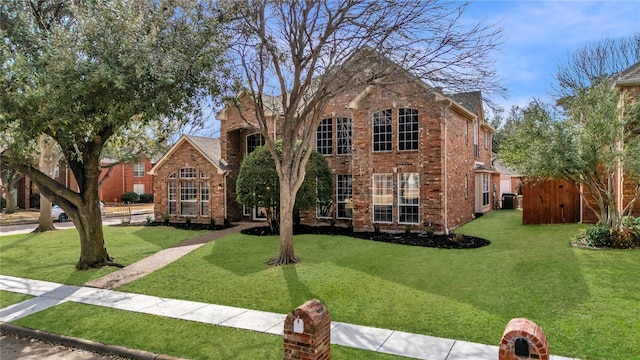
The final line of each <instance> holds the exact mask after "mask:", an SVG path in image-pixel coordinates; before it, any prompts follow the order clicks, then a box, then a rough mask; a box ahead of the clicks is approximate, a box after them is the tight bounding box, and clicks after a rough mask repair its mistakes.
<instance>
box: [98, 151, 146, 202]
mask: <svg viewBox="0 0 640 360" xmlns="http://www.w3.org/2000/svg"><path fill="white" fill-rule="evenodd" d="M112 164H114V161H113V160H109V159H106V160H103V161H102V174H101V175H100V178H101V179H103V178H104V177H105V175H107V174H109V175H108V177H107V178H106V180H104V181H102V182H101V184H100V188H99V189H98V192H99V196H100V199H101V200H102V201H104V202H121V199H120V196H121V195H122V194H125V193H130V192H135V193H137V194H138V195H142V194H151V193H153V176H151V175H149V174H148V172H149V170H151V168H152V167H153V163H152V161H151V160H150V159H148V158H143V159H141V160H139V161H136V162H133V163H128V164H123V163H120V164H115V165H112ZM109 167H111V170H110V171H109Z"/></svg>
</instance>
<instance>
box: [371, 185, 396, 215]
mask: <svg viewBox="0 0 640 360" xmlns="http://www.w3.org/2000/svg"><path fill="white" fill-rule="evenodd" d="M373 222H383V223H390V222H393V174H373Z"/></svg>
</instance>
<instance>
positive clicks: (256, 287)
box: [0, 210, 640, 359]
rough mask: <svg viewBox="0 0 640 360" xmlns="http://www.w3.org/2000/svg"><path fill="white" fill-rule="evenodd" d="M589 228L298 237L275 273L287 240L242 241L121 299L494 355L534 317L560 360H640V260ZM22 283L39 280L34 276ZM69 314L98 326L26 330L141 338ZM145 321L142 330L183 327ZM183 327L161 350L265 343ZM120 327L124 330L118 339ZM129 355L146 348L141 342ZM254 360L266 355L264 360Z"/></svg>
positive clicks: (228, 242) (514, 226)
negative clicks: (516, 327) (172, 302)
mask: <svg viewBox="0 0 640 360" xmlns="http://www.w3.org/2000/svg"><path fill="white" fill-rule="evenodd" d="M582 227H583V226H582V225H543V226H522V225H521V213H520V212H518V211H508V210H505V211H495V212H493V213H491V214H488V215H486V216H483V217H481V218H479V219H477V220H475V221H473V222H471V223H469V224H467V225H465V226H464V227H462V228H460V229H458V232H461V233H465V234H470V235H476V236H480V237H484V238H487V239H489V240H491V242H492V243H491V245H489V246H486V247H483V248H479V249H472V250H440V249H430V248H418V247H410V246H403V245H393V244H386V243H377V242H372V241H365V240H358V239H352V238H348V237H343V236H332V237H329V236H314V235H301V236H296V238H295V248H296V253H297V254H298V255H299V256H300V257H301V258H302V263H301V264H298V265H295V266H284V267H277V268H271V267H268V266H266V265H265V262H266V261H267V260H268V259H269V258H270V257H273V256H274V255H276V252H277V248H278V239H277V238H275V237H252V236H245V235H241V234H235V235H231V236H228V237H225V238H223V239H219V240H216V241H215V242H213V243H210V244H207V245H205V246H204V247H202V248H200V249H198V250H196V251H195V252H193V253H191V254H189V255H188V256H186V257H184V258H182V259H180V260H179V261H177V262H175V263H173V264H171V265H169V266H167V267H165V268H163V269H161V270H159V271H157V272H155V273H153V274H150V275H148V276H146V277H145V278H142V279H140V280H138V281H136V282H134V283H131V284H128V285H125V286H123V287H121V288H120V289H119V290H123V291H131V292H139V293H146V294H152V295H157V296H162V297H169V298H178V299H187V300H194V301H203V302H210V303H217V304H224V305H232V306H239V307H247V308H251V309H257V310H265V311H273V312H279V313H287V312H289V311H291V310H292V309H293V308H295V307H297V306H298V305H300V304H302V303H303V302H305V301H306V300H308V299H311V298H317V299H320V300H322V301H323V302H324V303H325V304H327V306H328V307H329V310H330V312H331V318H332V320H334V321H341V322H349V323H355V324H362V325H368V326H375V327H382V328H389V329H396V330H401V331H408V332H414V333H421V334H428V335H433V336H440V337H446V338H454V339H460V340H467V341H473V342H480V343H487V344H494V345H497V344H498V343H499V341H500V337H501V335H502V332H503V330H504V327H505V325H506V324H507V322H508V321H509V320H510V319H511V318H514V317H526V318H529V319H531V320H533V321H535V322H537V323H538V324H539V325H541V326H542V328H543V329H544V330H545V332H546V334H547V337H548V338H549V343H550V347H551V352H552V353H553V354H557V355H564V356H571V357H579V358H581V359H633V358H637V357H638V354H640V342H638V341H637V339H638V336H637V334H638V333H640V281H638V278H637V275H638V270H639V269H640V251H637V250H582V249H576V248H571V247H570V246H569V241H570V239H571V236H572V235H573V234H575V233H576V232H577V231H578V230H579V229H581V228H582ZM163 230H164V229H163ZM149 231H151V232H153V231H154V230H153V228H150V229H149ZM0 240H2V238H0ZM11 267H12V268H13V267H14V266H13V265H12V266H11ZM5 268H6V266H5V263H4V253H3V257H2V270H0V272H2V273H5ZM16 276H25V277H30V276H28V275H27V274H26V273H23V274H22V275H18V274H16ZM60 309H67V310H66V311H72V310H73V311H72V312H71V314H72V315H73V316H69V317H67V318H69V319H77V318H84V317H88V319H91V317H93V316H100V315H99V314H96V313H98V311H96V310H95V309H94V308H93V307H87V306H84V305H79V304H68V305H67V304H65V308H58V307H55V308H53V309H50V310H47V311H45V312H42V313H39V314H35V315H32V316H30V317H27V318H25V319H23V320H20V321H19V322H18V323H19V324H23V325H26V326H33V327H36V328H39V329H42V330H47V331H54V332H57V331H60V332H63V331H64V333H65V334H67V335H72V336H74V335H73V333H74V332H76V331H77V332H78V334H94V333H96V335H95V336H94V335H91V336H90V337H89V338H91V339H92V340H98V341H101V340H100V339H102V338H103V337H108V336H111V337H115V336H117V335H116V334H115V333H117V332H120V331H122V329H130V328H135V327H132V326H129V325H128V324H129V322H128V321H124V320H123V321H117V322H115V323H113V324H112V325H110V326H106V325H100V326H96V329H95V330H92V331H89V330H86V329H85V327H86V328H88V327H91V326H89V325H86V326H85V325H82V324H80V323H78V322H77V321H69V322H59V321H57V322H56V321H51V319H56V318H58V319H59V318H61V313H59V311H63V310H60ZM99 312H101V313H102V312H104V313H107V314H109V315H108V316H106V317H110V316H114V317H116V318H120V317H123V318H124V319H128V318H132V319H133V318H138V316H143V315H134V314H128V313H124V314H126V315H118V314H112V313H115V312H116V311H115V310H108V309H102V310H99ZM118 313H119V312H118ZM62 317H64V316H62ZM144 318H145V320H144V321H143V320H139V321H140V322H142V323H144V322H147V321H148V322H152V323H153V324H155V322H156V321H157V322H158V323H161V324H164V323H165V322H167V323H171V322H173V321H175V320H167V319H158V318H154V317H149V319H147V316H144ZM140 319H142V318H140ZM88 321H90V320H88ZM96 322H100V321H99V318H97V319H94V321H93V323H94V324H95V323H96ZM134 322H135V321H134ZM120 324H121V325H120ZM164 326H165V325H153V326H151V325H150V326H149V327H148V328H147V330H145V331H146V332H145V336H147V337H149V338H151V339H156V338H163V337H165V336H171V335H166V334H164V333H163V331H164V330H162V329H163V328H164ZM175 326H179V327H180V329H182V327H184V328H185V330H184V334H187V335H185V336H179V337H174V339H173V342H178V343H179V344H176V345H175V346H173V345H172V346H171V349H174V348H175V349H176V351H178V352H176V351H169V350H171V349H167V351H162V350H152V351H159V352H165V353H170V354H174V355H179V356H188V357H195V358H197V357H198V356H197V354H195V355H193V356H191V355H187V353H184V354H182V351H183V350H178V349H182V348H183V347H188V346H186V345H185V344H184V343H183V341H184V342H190V341H195V340H193V339H191V338H192V337H195V335H193V336H191V335H188V334H197V333H198V332H200V331H206V332H212V331H213V332H215V335H214V336H212V337H216V336H220V337H222V338H224V339H227V340H229V339H231V340H229V341H231V342H233V343H237V344H239V345H238V346H237V347H234V348H233V349H231V348H229V350H228V351H229V354H236V351H244V350H243V348H244V346H243V345H241V344H243V343H245V342H246V344H247V346H249V345H248V344H250V343H251V342H252V341H253V340H252V339H253V337H254V336H257V337H260V336H262V335H254V334H253V333H247V332H244V331H240V330H230V329H219V328H217V327H210V326H209V327H206V326H205V328H206V329H207V330H200V329H201V326H203V325H199V324H195V323H189V322H184V324H183V323H182V322H180V325H175ZM115 327H117V328H118V331H114V328H115ZM156 328H157V329H156ZM211 328H213V329H211ZM190 329H191V330H190ZM85 331H86V332H85ZM111 332H113V333H114V334H111ZM131 332H132V333H135V332H136V331H131ZM218 332H220V334H218ZM103 333H104V334H103ZM127 333H129V331H126V332H125V334H127ZM173 333H176V332H173ZM177 333H180V334H182V333H183V331H182V330H180V331H178V332H177ZM122 336H123V337H126V335H122ZM137 336H139V335H137ZM264 336H268V335H264ZM83 337H87V336H85V335H83ZM131 337H132V338H135V337H136V336H133V335H132V336H131ZM183 338H184V339H183ZM275 338H276V340H272V341H274V343H278V344H279V342H280V340H278V339H279V338H278V337H275ZM177 339H183V340H181V341H177ZM113 341H115V343H117V344H121V345H125V346H129V345H126V344H125V343H124V342H123V343H121V341H125V340H120V339H117V338H114V339H113ZM113 341H110V342H112V343H114V342H113ZM132 341H133V340H132ZM198 341H199V340H198ZM255 341H256V342H257V343H261V340H255ZM265 341H266V340H265ZM127 344H129V343H127ZM265 344H266V343H265ZM130 346H133V347H137V346H136V344H135V343H133V344H131V345H130ZM194 346H195V347H197V346H200V345H194ZM229 346H232V344H230V345H229ZM233 346H235V345H233ZM274 346H275V345H274ZM265 347H268V345H265ZM145 349H147V350H149V349H148V348H145ZM224 351H227V350H224ZM247 351H248V350H247ZM256 351H260V350H259V349H256ZM337 351H350V350H345V349H341V350H337ZM220 354H221V357H225V356H223V355H222V353H220ZM237 354H240V355H241V356H240V357H244V356H242V354H241V353H237ZM251 354H253V353H251ZM256 354H259V356H258V357H263V356H262V355H263V354H262V353H256ZM278 354H280V352H277V354H276V355H278ZM366 354H371V356H373V353H366ZM274 356H275V355H274ZM279 356H281V355H279ZM352 356H353V357H357V355H352ZM363 356H366V358H369V355H363ZM248 357H250V356H248ZM264 357H267V358H268V357H269V356H267V355H265V356H264ZM347 357H348V356H347Z"/></svg>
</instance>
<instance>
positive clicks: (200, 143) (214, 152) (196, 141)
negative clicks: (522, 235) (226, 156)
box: [184, 135, 227, 171]
mask: <svg viewBox="0 0 640 360" xmlns="http://www.w3.org/2000/svg"><path fill="white" fill-rule="evenodd" d="M184 136H185V137H186V138H187V139H189V141H190V142H191V143H192V144H193V145H194V146H196V147H197V148H198V150H200V152H201V153H202V154H203V155H204V156H206V157H207V158H208V159H209V161H211V163H213V164H215V165H216V166H218V167H219V168H220V169H221V170H223V171H224V170H226V169H227V163H226V162H225V161H224V160H222V156H221V153H220V139H218V138H211V137H205V136H196V135H184Z"/></svg>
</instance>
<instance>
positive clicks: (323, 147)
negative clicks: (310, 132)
mask: <svg viewBox="0 0 640 360" xmlns="http://www.w3.org/2000/svg"><path fill="white" fill-rule="evenodd" d="M316 150H317V151H318V152H319V153H320V154H322V155H331V154H333V119H332V118H326V119H322V121H320V124H319V125H318V129H317V130H316Z"/></svg>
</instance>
